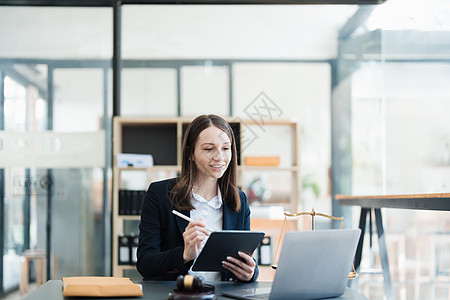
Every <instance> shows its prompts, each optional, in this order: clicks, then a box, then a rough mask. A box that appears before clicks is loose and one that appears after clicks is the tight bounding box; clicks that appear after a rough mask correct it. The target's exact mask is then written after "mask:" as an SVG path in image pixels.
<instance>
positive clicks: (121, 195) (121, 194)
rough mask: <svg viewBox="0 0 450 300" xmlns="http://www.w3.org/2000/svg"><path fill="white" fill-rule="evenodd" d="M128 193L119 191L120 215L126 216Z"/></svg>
mask: <svg viewBox="0 0 450 300" xmlns="http://www.w3.org/2000/svg"><path fill="white" fill-rule="evenodd" d="M125 201H126V191H125V190H119V215H125V214H126V213H125V205H126V202H125Z"/></svg>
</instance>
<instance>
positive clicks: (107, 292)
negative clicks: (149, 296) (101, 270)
mask: <svg viewBox="0 0 450 300" xmlns="http://www.w3.org/2000/svg"><path fill="white" fill-rule="evenodd" d="M62 281H63V295H64V296H65V297H133V296H142V295H143V293H142V286H141V285H140V284H135V283H133V282H132V281H131V280H130V279H129V278H123V277H100V276H81V277H63V278H62Z"/></svg>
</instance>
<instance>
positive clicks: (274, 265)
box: [271, 207, 359, 279]
mask: <svg viewBox="0 0 450 300" xmlns="http://www.w3.org/2000/svg"><path fill="white" fill-rule="evenodd" d="M305 215H310V216H311V230H314V218H315V216H321V217H325V218H328V219H331V220H336V221H341V224H340V226H339V229H343V228H344V217H333V216H330V215H326V214H323V213H318V212H316V211H315V210H314V207H313V209H312V211H311V212H299V213H284V220H283V226H282V227H281V234H280V238H279V239H278V243H277V248H276V250H275V254H274V256H273V261H272V265H271V267H272V269H274V270H276V269H277V267H278V265H277V264H275V259H276V257H277V254H278V249H279V247H280V243H281V238H282V236H283V232H284V230H285V228H286V227H287V226H289V225H287V224H288V222H287V218H288V217H298V216H305ZM352 267H353V272H349V274H348V279H355V278H357V277H358V276H359V274H358V273H356V271H355V265H354V264H353V263H352Z"/></svg>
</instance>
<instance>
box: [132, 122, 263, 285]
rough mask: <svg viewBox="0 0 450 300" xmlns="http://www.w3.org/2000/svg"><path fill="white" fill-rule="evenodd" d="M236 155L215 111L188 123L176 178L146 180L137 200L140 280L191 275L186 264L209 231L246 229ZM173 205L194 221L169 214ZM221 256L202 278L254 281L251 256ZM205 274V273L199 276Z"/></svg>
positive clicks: (232, 140) (247, 219)
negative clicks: (217, 265) (213, 269)
mask: <svg viewBox="0 0 450 300" xmlns="http://www.w3.org/2000/svg"><path fill="white" fill-rule="evenodd" d="M236 173H237V154H236V144H235V138H234V135H233V131H232V129H231V127H230V125H229V124H228V123H227V122H226V121H225V120H224V119H222V118H221V117H219V116H216V115H202V116H199V117H197V118H196V119H195V120H193V121H192V122H191V124H190V125H189V127H188V128H187V130H186V133H185V136H184V140H183V150H182V167H181V174H180V176H179V177H178V178H174V179H169V180H163V181H159V182H154V183H152V184H150V186H149V188H148V190H147V192H146V194H145V197H144V202H143V205H142V215H141V223H140V225H139V230H140V234H139V247H138V253H137V255H138V261H137V269H138V271H139V273H141V275H142V276H143V277H144V280H148V279H151V280H176V278H177V276H179V275H180V274H181V275H185V274H188V273H189V274H194V272H192V271H190V267H191V266H192V263H193V261H194V259H195V257H196V256H197V254H198V253H199V251H200V250H201V247H202V246H203V244H204V242H205V241H206V239H207V237H208V236H209V231H208V230H207V229H206V227H208V228H211V229H212V230H214V231H215V230H222V229H223V230H250V209H249V206H248V202H247V198H246V196H245V194H244V193H243V192H241V191H239V190H238V189H237V187H236ZM173 209H175V210H177V211H179V212H181V213H183V214H184V215H186V216H188V217H191V218H192V219H194V220H195V221H191V222H187V221H185V220H184V219H182V218H180V217H178V216H175V215H173V214H172V213H171V212H172V210H173ZM239 255H240V256H241V259H242V260H241V259H236V258H233V257H229V258H227V261H225V262H223V264H222V266H223V271H222V272H220V273H218V272H217V273H214V272H208V274H202V275H203V276H204V277H206V278H205V279H206V280H238V281H243V282H250V281H254V280H256V279H257V277H258V268H257V266H256V263H255V261H254V259H253V258H252V257H251V256H249V255H247V254H245V253H239ZM205 275H206V276H205Z"/></svg>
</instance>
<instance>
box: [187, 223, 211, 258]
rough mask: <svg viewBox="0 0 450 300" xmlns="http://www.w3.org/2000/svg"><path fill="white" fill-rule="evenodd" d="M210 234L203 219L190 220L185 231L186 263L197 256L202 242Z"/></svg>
mask: <svg viewBox="0 0 450 300" xmlns="http://www.w3.org/2000/svg"><path fill="white" fill-rule="evenodd" d="M208 236H209V231H208V230H207V229H206V225H205V223H203V222H202V219H200V220H198V221H191V222H189V224H188V226H187V227H186V229H185V230H184V232H183V239H184V251H183V260H184V262H185V263H187V262H188V261H191V260H193V259H195V258H196V257H197V254H198V252H199V250H200V247H201V245H202V242H203V241H204V240H205V239H206V237H208Z"/></svg>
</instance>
